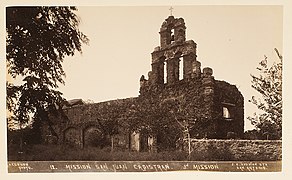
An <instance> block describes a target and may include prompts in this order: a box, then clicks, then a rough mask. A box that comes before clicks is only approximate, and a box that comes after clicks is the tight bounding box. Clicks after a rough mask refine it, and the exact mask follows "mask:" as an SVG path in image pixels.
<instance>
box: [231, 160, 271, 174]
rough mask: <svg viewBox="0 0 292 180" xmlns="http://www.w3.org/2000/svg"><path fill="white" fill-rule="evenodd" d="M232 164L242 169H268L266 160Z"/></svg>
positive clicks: (254, 170) (250, 170)
mask: <svg viewBox="0 0 292 180" xmlns="http://www.w3.org/2000/svg"><path fill="white" fill-rule="evenodd" d="M232 166H234V167H236V169H238V170H240V171H249V172H252V171H253V172H256V171H264V170H267V169H268V164H267V163H264V162H244V163H232Z"/></svg>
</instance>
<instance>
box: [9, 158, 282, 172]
mask: <svg viewBox="0 0 292 180" xmlns="http://www.w3.org/2000/svg"><path fill="white" fill-rule="evenodd" d="M181 170H183V171H185V170H186V171H190V170H191V171H223V172H224V171H235V172H240V171H242V172H259V171H261V172H263V171H266V172H279V171H281V161H274V162H273V161H270V162H267V161H264V162H261V161H250V162H244V161H243V162H240V161H233V162H224V161H214V162H210V161H209V162H208V161H202V162H197V161H193V162H192V161H190V162H179V161H176V162H171V161H169V162H160V161H157V162H154V161H152V162H147V161H118V162H114V161H68V162H65V161H53V162H48V161H42V162H34V161H28V162H20V161H19V162H18V161H15V162H12V161H10V162H8V171H9V172H12V173H19V172H20V173H26V172H34V173H36V172H164V171H181Z"/></svg>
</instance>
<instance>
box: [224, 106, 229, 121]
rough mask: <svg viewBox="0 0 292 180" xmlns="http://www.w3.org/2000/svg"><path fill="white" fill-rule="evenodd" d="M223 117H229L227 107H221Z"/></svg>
mask: <svg viewBox="0 0 292 180" xmlns="http://www.w3.org/2000/svg"><path fill="white" fill-rule="evenodd" d="M223 118H225V119H230V118H231V116H230V112H229V109H228V108H227V107H223Z"/></svg>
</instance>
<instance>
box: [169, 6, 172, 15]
mask: <svg viewBox="0 0 292 180" xmlns="http://www.w3.org/2000/svg"><path fill="white" fill-rule="evenodd" d="M169 10H170V15H171V16H172V10H173V7H172V6H170V8H169Z"/></svg>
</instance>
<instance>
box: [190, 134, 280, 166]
mask: <svg viewBox="0 0 292 180" xmlns="http://www.w3.org/2000/svg"><path fill="white" fill-rule="evenodd" d="M191 146H192V149H193V154H194V155H197V156H198V157H197V158H199V159H198V160H200V158H201V159H202V160H207V159H206V158H205V157H208V158H211V160H241V161H245V160H246V161H252V160H259V161H270V160H272V161H273V160H281V159H282V141H281V140H214V139H208V140H206V139H192V141H191ZM184 149H185V151H187V150H188V144H187V142H185V143H184ZM193 158H194V159H196V157H193ZM212 158H213V159H212Z"/></svg>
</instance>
